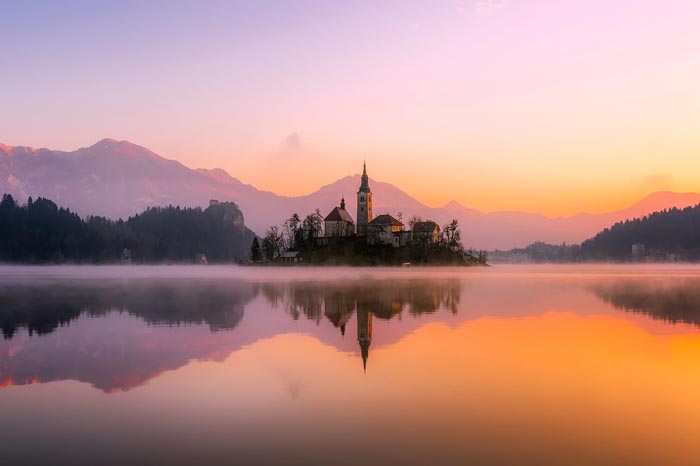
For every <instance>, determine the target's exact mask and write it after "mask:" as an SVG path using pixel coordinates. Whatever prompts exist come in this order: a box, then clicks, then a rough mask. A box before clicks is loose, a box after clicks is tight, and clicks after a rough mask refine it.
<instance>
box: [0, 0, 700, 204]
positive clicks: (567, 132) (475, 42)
mask: <svg viewBox="0 0 700 466" xmlns="http://www.w3.org/2000/svg"><path fill="white" fill-rule="evenodd" d="M3 13H4V17H5V19H6V21H5V27H4V28H3V30H2V31H0V53H2V55H3V57H4V60H3V61H4V64H5V65H6V67H7V69H10V70H13V71H12V72H9V73H5V75H4V76H3V86H0V99H1V100H2V101H3V108H4V109H5V111H4V112H3V113H4V115H6V117H5V118H3V119H2V120H3V121H2V125H0V126H1V127H2V131H1V132H0V141H2V142H3V143H5V144H7V145H12V146H15V145H25V146H32V147H48V148H51V149H59V150H75V149H76V148H78V147H84V146H85V145H86V144H90V143H92V142H94V141H98V140H100V139H102V138H104V137H112V138H115V139H119V140H121V139H125V140H129V141H132V142H135V143H137V144H139V145H142V146H145V147H147V148H149V149H151V150H153V151H154V152H156V153H158V154H161V155H163V156H165V157H167V158H173V159H176V160H178V161H180V162H182V163H183V164H185V165H187V166H190V167H206V168H213V167H221V168H223V169H225V170H226V171H228V172H229V173H231V174H232V175H233V176H236V177H237V178H239V179H241V180H243V181H245V182H247V183H251V184H253V185H254V186H256V187H258V188H259V189H264V190H271V191H274V192H276V193H279V194H283V195H301V194H304V193H308V192H311V191H313V190H314V189H316V188H317V187H319V186H322V185H323V184H326V183H328V182H329V180H335V179H339V178H342V177H343V176H345V175H347V174H348V173H357V171H358V166H359V163H361V161H362V160H363V159H366V160H367V162H368V165H369V167H371V169H370V175H371V176H372V177H373V178H375V179H379V180H389V181H391V182H392V183H393V184H395V185H397V186H401V187H402V189H404V190H405V191H407V192H410V193H411V194H412V195H413V196H415V197H416V198H418V199H421V201H422V202H424V203H426V204H428V205H432V206H438V205H444V204H445V203H447V202H448V201H450V200H455V201H457V202H459V203H461V204H463V205H465V206H469V207H472V208H475V209H477V210H480V211H485V212H488V211H497V210H519V211H527V212H538V213H542V214H544V215H547V216H549V217H556V216H562V215H571V214H573V213H576V212H602V211H613V210H617V209H619V208H622V207H625V206H627V205H630V204H632V203H633V202H636V201H638V200H639V199H641V198H642V197H644V196H645V195H646V194H648V193H650V192H654V191H663V190H670V191H675V192H697V191H699V190H700V189H699V188H698V186H700V179H698V175H697V173H698V170H697V165H696V164H697V162H693V157H694V155H695V153H696V152H697V149H698V148H699V147H700V136H699V135H700V133H698V131H697V128H696V124H695V122H697V121H699V120H700V105H698V103H699V102H698V92H697V84H696V83H697V82H698V81H699V80H700V63H699V62H698V59H697V54H696V51H695V47H694V44H695V43H697V42H698V39H700V38H699V37H698V36H699V35H700V33H699V32H698V30H697V27H696V25H697V24H698V23H699V22H700V6H699V5H698V4H697V3H696V2H692V1H689V0H679V1H675V2H672V4H669V5H665V6H661V5H660V4H658V2H651V1H641V2H639V1H634V2H633V1H631V0H623V1H620V2H614V3H610V2H603V1H600V0H595V1H592V2H586V3H576V4H566V5H562V4H560V3H558V2H554V1H544V2H514V1H510V0H476V1H469V0H465V1H457V2H454V1H449V2H448V1H445V2H431V3H430V4H425V3H422V2H383V3H382V4H381V5H377V4H376V3H375V2H353V3H351V4H348V3H344V2H343V3H341V2H327V3H324V4H322V5H319V4H317V3H315V2H305V1H302V2H295V3H278V2H255V3H254V4H250V3H248V2H225V3H213V2H212V3H207V4H206V5H202V4H200V3H186V2H185V3H177V4H175V3H170V2H169V3H167V8H166V4H164V3H160V2H152V3H149V4H148V5H143V4H140V3H137V2H118V3H117V2H107V3H104V4H100V5H99V6H98V5H91V4H89V3H84V2H79V1H73V2H62V3H61V5H60V6H57V5H55V4H53V3H51V2H38V3H37V4H35V5H34V6H32V7H28V6H26V5H24V4H11V5H8V6H7V7H6V8H5V10H4V12H3ZM27 31H31V34H27ZM438 186H439V188H437V187H438Z"/></svg>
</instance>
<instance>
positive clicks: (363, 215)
mask: <svg viewBox="0 0 700 466" xmlns="http://www.w3.org/2000/svg"><path fill="white" fill-rule="evenodd" d="M370 221H372V191H370V189H369V177H368V176H367V164H366V163H364V164H363V166H362V182H361V183H360V190H359V191H357V232H358V233H359V234H360V235H362V236H364V235H366V234H367V224H368V223H369V222H370Z"/></svg>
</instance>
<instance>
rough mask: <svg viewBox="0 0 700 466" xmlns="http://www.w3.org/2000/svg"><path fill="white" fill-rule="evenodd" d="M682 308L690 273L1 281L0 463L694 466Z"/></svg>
mask: <svg viewBox="0 0 700 466" xmlns="http://www.w3.org/2000/svg"><path fill="white" fill-rule="evenodd" d="M698 290H700V267H697V266H693V265H661V266H659V265H644V266H639V265H634V266H619V265H585V266H574V265H570V266H569V265H566V266H543V265H527V266H494V267H490V268H466V269H465V268H425V269H423V268H387V269H378V268H370V269H362V268H310V267H309V268H305V267H299V268H267V267H229V266H221V267H218V266H201V267H200V266H163V267H157V266H154V267H141V266H103V267H87V266H86V267H82V266H60V267H58V266H57V267H53V266H52V267H0V330H1V331H2V336H1V337H0V412H2V413H3V423H2V424H1V425H0V438H2V439H3V441H2V444H3V453H2V455H3V461H7V464H13V465H15V464H16V465H21V464H48V463H51V464H77V463H84V464H125V463H128V464H183V465H189V464H231V463H234V464H355V463H357V462H358V461H362V462H364V463H366V464H465V463H475V464H586V465H588V464H650V465H651V464H679V465H680V464H688V465H690V464H697V462H698V461H700V454H699V453H697V448H696V444H695V439H697V438H699V436H700V427H699V426H700V422H698V421H700V402H698V401H697V393H698V392H699V391H700V376H698V375H697V374H698V371H697V366H698V361H700V327H698V325H700V305H698V304H697V303H698V302H700V300H699V299H698V298H700V292H699V291H698ZM34 445H42V448H40V449H38V448H34V447H33V446H34ZM505 445H507V446H508V448H504V446H505ZM358 457H361V459H360V458H358Z"/></svg>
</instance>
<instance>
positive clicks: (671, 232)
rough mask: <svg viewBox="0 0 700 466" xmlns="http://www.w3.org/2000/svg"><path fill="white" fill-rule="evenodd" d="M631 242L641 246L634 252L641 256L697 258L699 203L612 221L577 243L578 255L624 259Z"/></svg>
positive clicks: (627, 254)
mask: <svg viewBox="0 0 700 466" xmlns="http://www.w3.org/2000/svg"><path fill="white" fill-rule="evenodd" d="M633 244H639V245H643V246H644V250H643V251H639V252H638V253H637V255H641V256H645V257H652V258H654V257H657V256H659V255H664V254H675V255H677V256H679V258H680V259H683V260H691V261H696V260H699V259H700V204H699V205H696V206H695V207H686V208H684V209H678V208H673V209H668V210H662V211H660V212H654V213H653V214H650V215H647V216H646V217H642V218H637V219H634V220H626V221H624V222H619V223H616V224H615V225H613V226H612V227H611V228H606V229H605V230H603V231H601V232H600V233H598V234H597V235H595V236H594V237H593V238H591V239H589V240H586V241H584V242H583V243H581V256H582V257H583V258H585V259H587V260H599V259H606V260H625V259H628V258H630V257H631V256H632V249H631V248H632V245H633Z"/></svg>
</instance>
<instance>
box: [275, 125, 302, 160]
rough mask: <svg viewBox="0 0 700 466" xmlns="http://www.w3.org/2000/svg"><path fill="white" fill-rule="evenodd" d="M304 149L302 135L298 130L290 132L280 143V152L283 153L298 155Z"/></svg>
mask: <svg viewBox="0 0 700 466" xmlns="http://www.w3.org/2000/svg"><path fill="white" fill-rule="evenodd" d="M303 149H304V146H303V145H302V143H301V137H300V136H299V133H297V132H296V131H295V132H293V133H290V134H289V135H288V136H287V137H286V138H284V139H283V140H282V142H281V143H280V154H281V155H296V154H298V153H300V152H301V151H302V150H303Z"/></svg>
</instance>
